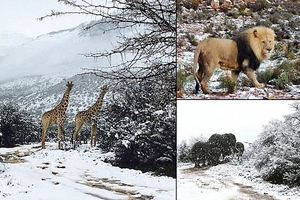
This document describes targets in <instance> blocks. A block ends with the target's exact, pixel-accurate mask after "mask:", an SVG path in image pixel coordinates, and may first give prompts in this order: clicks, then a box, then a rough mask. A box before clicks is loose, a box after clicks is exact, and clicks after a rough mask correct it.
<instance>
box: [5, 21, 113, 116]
mask: <svg viewBox="0 0 300 200" xmlns="http://www.w3.org/2000/svg"><path fill="white" fill-rule="evenodd" d="M95 23H96V22H95V21H92V22H90V23H89V24H88V23H84V24H81V25H79V26H78V27H75V28H73V29H68V30H61V31H57V32H51V33H48V34H45V35H41V36H39V37H37V38H35V39H24V40H22V39H20V38H21V37H17V36H16V35H15V37H14V38H15V40H14V41H15V42H10V41H9V39H8V38H9V37H6V39H7V41H6V42H4V43H3V44H6V46H5V49H6V50H7V49H10V51H3V52H2V54H1V55H2V56H1V55H0V71H1V73H0V102H2V103H5V102H12V103H15V104H18V105H20V106H21V108H23V109H26V110H27V111H30V112H32V113H34V115H35V118H36V119H37V120H39V119H40V116H41V114H42V113H43V112H45V111H46V110H50V109H52V108H54V106H55V105H57V104H58V103H59V102H60V100H61V98H62V96H63V94H64V92H65V90H66V83H67V81H73V83H74V87H73V89H72V91H71V95H70V104H69V108H68V109H69V110H68V112H69V111H70V113H71V116H70V117H72V118H73V115H74V113H75V112H76V111H78V110H84V109H86V108H87V107H88V106H90V105H91V104H93V103H94V102H95V101H96V99H97V97H98V95H99V93H100V92H101V89H100V88H101V86H102V85H104V84H108V85H109V82H108V81H106V80H103V79H100V78H99V77H97V76H96V75H91V74H84V75H79V74H81V73H83V72H87V71H84V70H82V68H92V69H96V68H97V66H101V67H103V66H108V65H109V61H108V59H97V60H95V59H93V58H87V57H85V56H83V55H82V54H84V53H94V52H99V51H100V50H101V51H102V50H107V51H109V50H110V49H111V48H112V47H113V45H115V44H116V42H115V41H117V40H116V37H117V35H118V34H119V32H118V30H115V31H113V32H110V33H109V34H105V33H104V32H103V29H102V28H104V29H105V28H110V27H109V26H110V25H102V27H99V26H94V27H93V28H92V29H90V30H88V31H86V30H84V29H83V28H84V27H85V26H87V25H93V24H95ZM11 37H13V36H12V35H11ZM16 38H18V39H16ZM118 61H119V60H117V59H116V62H118ZM110 91H112V89H110ZM109 96H110V94H109V93H108V94H107V95H106V97H105V99H106V98H109ZM103 106H105V102H104V105H103Z"/></svg>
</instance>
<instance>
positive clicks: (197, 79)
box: [193, 45, 201, 94]
mask: <svg viewBox="0 0 300 200" xmlns="http://www.w3.org/2000/svg"><path fill="white" fill-rule="evenodd" d="M200 53H201V46H200V45H198V46H197V47H196V49H195V53H194V70H193V73H194V79H195V81H196V87H195V89H196V94H197V93H198V91H199V88H200V82H199V80H200V77H198V73H197V71H198V60H199V56H200ZM199 67H201V66H200V65H199Z"/></svg>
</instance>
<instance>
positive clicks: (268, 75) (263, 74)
mask: <svg viewBox="0 0 300 200" xmlns="http://www.w3.org/2000/svg"><path fill="white" fill-rule="evenodd" d="M273 78H274V77H273V72H272V71H271V70H270V69H266V70H265V71H259V72H257V80H258V82H262V83H266V84H267V83H269V81H270V80H272V79H273Z"/></svg>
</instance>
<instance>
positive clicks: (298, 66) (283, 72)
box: [257, 60, 300, 89]
mask: <svg viewBox="0 0 300 200" xmlns="http://www.w3.org/2000/svg"><path fill="white" fill-rule="evenodd" d="M257 80H258V81H259V82H263V83H267V84H275V87H276V89H284V88H285V87H286V86H287V85H288V84H296V85H299V84H300V61H296V62H291V61H288V60H286V61H284V62H282V64H281V65H279V66H277V67H276V68H274V70H271V69H266V70H265V71H259V72H257ZM271 80H274V81H273V82H271Z"/></svg>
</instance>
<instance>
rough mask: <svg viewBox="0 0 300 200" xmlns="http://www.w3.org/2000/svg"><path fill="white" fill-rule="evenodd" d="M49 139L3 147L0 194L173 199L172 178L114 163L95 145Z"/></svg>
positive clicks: (13, 198)
mask: <svg viewBox="0 0 300 200" xmlns="http://www.w3.org/2000/svg"><path fill="white" fill-rule="evenodd" d="M46 144H47V146H46V149H44V150H42V149H41V148H40V147H38V145H25V146H20V147H16V148H11V149H7V148H0V155H1V159H0V161H1V160H4V162H3V163H1V162H0V199H5V200H21V199H34V200H38V199H42V200H48V199H49V200H53V199H72V200H82V199H91V200H92V199H118V200H119V199H159V200H161V199H166V200H169V199H170V200H171V199H175V191H176V190H175V187H176V186H175V185H176V180H175V179H173V178H169V177H156V176H153V175H151V174H150V173H142V172H141V171H137V170H130V169H121V168H118V167H114V166H112V165H110V164H108V163H105V162H103V160H104V159H105V158H107V157H109V156H112V155H111V154H103V153H101V150H100V149H97V148H90V147H88V146H84V145H83V146H81V147H79V148H78V149H76V150H68V151H62V150H58V149H57V144H55V143H46Z"/></svg>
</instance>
